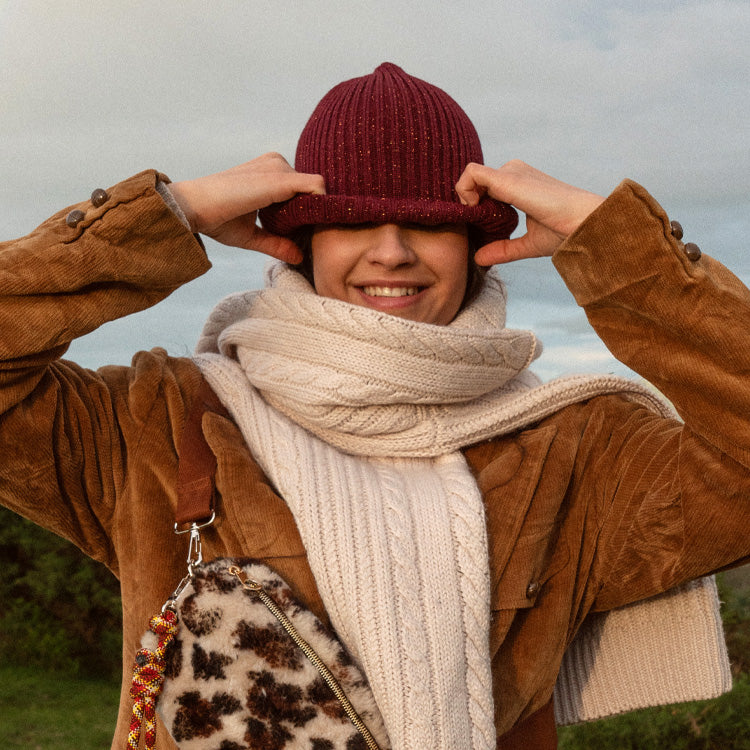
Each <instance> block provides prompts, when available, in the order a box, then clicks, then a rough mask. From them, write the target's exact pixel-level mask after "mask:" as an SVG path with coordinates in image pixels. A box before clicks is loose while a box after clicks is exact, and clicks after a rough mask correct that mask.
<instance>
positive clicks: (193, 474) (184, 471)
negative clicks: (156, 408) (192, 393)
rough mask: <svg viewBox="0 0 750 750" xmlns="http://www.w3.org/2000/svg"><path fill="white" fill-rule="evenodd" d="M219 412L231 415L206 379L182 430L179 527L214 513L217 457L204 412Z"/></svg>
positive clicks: (178, 486)
mask: <svg viewBox="0 0 750 750" xmlns="http://www.w3.org/2000/svg"><path fill="white" fill-rule="evenodd" d="M206 411H213V412H217V413H218V414H222V415H223V416H226V417H229V413H228V412H227V410H226V409H225V408H224V406H223V404H222V403H221V401H219V397H218V396H217V395H216V394H215V393H214V392H213V391H212V390H211V387H210V386H209V385H208V383H207V382H206V381H205V380H204V381H203V383H202V385H201V387H200V389H199V391H198V393H197V394H196V397H195V399H194V400H193V403H192V405H191V407H190V411H189V412H188V415H187V419H186V420H185V426H184V427H183V429H182V436H181V438H180V446H179V463H178V466H177V511H176V512H175V521H176V522H177V524H178V526H183V525H185V524H192V523H198V522H200V521H207V520H208V519H209V518H211V516H212V515H213V512H214V494H215V493H214V486H215V482H214V479H215V475H216V456H215V455H214V453H213V451H212V450H211V448H210V447H209V445H208V443H207V442H206V438H205V436H204V434H203V414H204V413H205V412H206Z"/></svg>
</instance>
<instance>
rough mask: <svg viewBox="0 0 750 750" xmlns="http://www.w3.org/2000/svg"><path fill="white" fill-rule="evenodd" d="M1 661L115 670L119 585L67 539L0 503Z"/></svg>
mask: <svg viewBox="0 0 750 750" xmlns="http://www.w3.org/2000/svg"><path fill="white" fill-rule="evenodd" d="M0 602H2V608H0V663H2V664H18V665H27V666H38V667H44V668H45V669H57V670H63V671H65V672H66V673H68V674H73V675H97V676H102V677H106V676H114V675H119V674H120V668H121V653H122V609H121V606H120V592H119V584H118V583H117V581H116V580H115V578H114V577H113V576H112V574H111V573H110V572H109V571H108V570H107V569H106V568H105V567H104V566H103V565H100V564H99V563H95V562H94V561H92V560H90V559H89V558H87V557H86V556H85V555H84V554H83V553H81V552H80V551H79V550H78V549H77V548H76V547H74V546H73V545H72V544H70V543H69V542H66V541H65V540H63V539H60V538H59V537H57V536H55V535H54V534H50V533H49V532H47V531H45V530H43V529H40V528H39V527H37V526H35V525H34V524H32V523H30V522H28V521H26V520H24V519H22V518H19V517H18V516H16V515H15V514H14V513H11V512H10V511H8V510H5V509H4V508H0Z"/></svg>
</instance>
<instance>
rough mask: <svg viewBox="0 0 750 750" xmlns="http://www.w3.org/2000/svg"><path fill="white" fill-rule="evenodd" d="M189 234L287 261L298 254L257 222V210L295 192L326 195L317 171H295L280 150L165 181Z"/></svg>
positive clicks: (288, 242)
mask: <svg viewBox="0 0 750 750" xmlns="http://www.w3.org/2000/svg"><path fill="white" fill-rule="evenodd" d="M169 189H170V191H171V192H172V195H173V196H174V198H175V200H176V201H177V204H178V205H179V206H180V208H181V209H182V211H183V213H184V214H185V216H186V217H187V220H188V222H189V224H190V228H191V230H192V231H193V232H200V233H201V234H205V235H207V236H208V237H211V238H213V239H215V240H216V241H217V242H221V243H222V244H224V245H232V246H234V247H242V248H246V249H249V250H258V251H260V252H261V253H266V254H267V255H271V256H273V257H274V258H279V259H280V260H284V261H286V262H288V263H299V262H300V261H301V260H302V254H301V253H300V251H299V248H298V247H297V246H296V245H295V244H294V243H293V242H292V241H291V240H289V239H287V238H285V237H278V236H277V235H274V234H271V233H270V232H266V231H265V230H264V229H262V228H261V227H259V226H258V225H257V224H256V223H255V220H256V217H257V214H258V210H259V209H261V208H265V207H266V206H269V205H270V204H271V203H277V202H280V201H285V200H288V199H289V198H292V197H294V196H295V195H296V194H297V193H317V194H323V193H325V183H324V181H323V177H322V176H321V175H316V174H303V173H301V172H296V171H295V170H294V169H293V168H292V167H291V166H290V165H289V163H288V162H287V161H286V159H284V157H283V156H281V155H280V154H274V153H270V154H264V155H263V156H259V157H258V158H257V159H253V160H252V161H248V162H246V163H245V164H240V165H239V166H237V167H232V168H231V169H227V170H226V171H224V172H217V173H216V174H212V175H209V176H207V177H199V178H198V179H196V180H186V181H184V182H175V183H172V184H171V185H169Z"/></svg>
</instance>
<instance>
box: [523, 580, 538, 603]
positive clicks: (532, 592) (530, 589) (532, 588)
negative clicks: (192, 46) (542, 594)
mask: <svg viewBox="0 0 750 750" xmlns="http://www.w3.org/2000/svg"><path fill="white" fill-rule="evenodd" d="M538 593H539V581H532V582H531V583H530V584H529V585H528V586H527V587H526V598H527V599H533V598H534V597H535V596H536V595H537V594H538Z"/></svg>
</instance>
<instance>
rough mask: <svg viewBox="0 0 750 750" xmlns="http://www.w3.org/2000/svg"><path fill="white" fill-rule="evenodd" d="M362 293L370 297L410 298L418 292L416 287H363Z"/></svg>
mask: <svg viewBox="0 0 750 750" xmlns="http://www.w3.org/2000/svg"><path fill="white" fill-rule="evenodd" d="M362 291H363V292H364V293H365V294H367V295H369V296H370V297H410V296H412V295H413V294H417V293H418V292H419V287H416V286H364V287H362Z"/></svg>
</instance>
